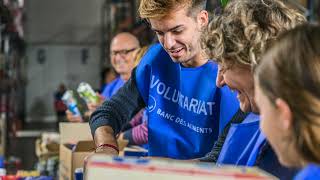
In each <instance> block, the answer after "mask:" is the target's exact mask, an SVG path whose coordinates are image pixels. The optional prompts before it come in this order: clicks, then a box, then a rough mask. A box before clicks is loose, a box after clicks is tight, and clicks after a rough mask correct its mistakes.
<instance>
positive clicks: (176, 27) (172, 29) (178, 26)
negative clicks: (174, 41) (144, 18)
mask: <svg viewBox="0 0 320 180" xmlns="http://www.w3.org/2000/svg"><path fill="white" fill-rule="evenodd" d="M180 27H183V25H182V24H180V25H177V26H175V27H173V28H171V29H169V30H168V31H174V30H176V29H178V28H180ZM151 29H152V30H153V31H156V32H161V31H159V30H157V29H155V28H151Z"/></svg>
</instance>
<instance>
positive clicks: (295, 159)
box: [255, 25, 320, 179]
mask: <svg viewBox="0 0 320 180" xmlns="http://www.w3.org/2000/svg"><path fill="white" fill-rule="evenodd" d="M270 79H272V80H270ZM255 82H256V95H255V98H256V102H257V105H258V107H259V109H260V115H261V123H260V127H261V129H262V132H263V133H264V134H265V135H266V137H267V139H268V140H269V142H270V144H271V146H272V147H273V148H274V150H275V152H276V154H277V156H278V158H279V160H280V162H281V163H282V164H283V165H285V166H288V167H297V168H304V169H303V170H302V171H301V172H300V173H299V174H298V175H297V176H296V179H320V27H319V26H312V25H304V26H301V27H298V28H296V29H294V30H292V31H290V32H288V33H286V34H285V35H284V36H283V37H282V38H281V39H280V40H279V42H278V43H276V44H275V46H274V47H272V49H271V50H269V51H268V52H267V54H266V55H265V56H264V58H263V59H262V63H261V64H260V65H259V66H258V68H257V69H256V72H255Z"/></svg>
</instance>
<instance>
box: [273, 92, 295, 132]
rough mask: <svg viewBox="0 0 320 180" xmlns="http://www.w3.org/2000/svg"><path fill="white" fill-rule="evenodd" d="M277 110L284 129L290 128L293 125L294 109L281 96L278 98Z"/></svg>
mask: <svg viewBox="0 0 320 180" xmlns="http://www.w3.org/2000/svg"><path fill="white" fill-rule="evenodd" d="M275 103H276V107H277V111H278V112H279V115H280V122H279V123H281V124H280V126H279V127H281V128H282V130H289V129H290V128H291V127H292V121H293V119H292V111H291V109H290V107H289V105H288V103H287V102H286V101H284V100H283V99H281V98H277V99H276V101H275Z"/></svg>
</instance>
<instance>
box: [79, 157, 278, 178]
mask: <svg viewBox="0 0 320 180" xmlns="http://www.w3.org/2000/svg"><path fill="white" fill-rule="evenodd" d="M85 177H86V178H85V179H88V180H105V179H117V180H127V179H130V180H149V179H152V180H180V179H181V180H214V179H219V180H231V179H252V180H269V179H270V180H271V179H277V178H276V177H274V176H272V175H270V174H268V173H266V172H264V171H262V170H260V169H258V168H250V167H239V166H238V167H234V166H215V165H214V164H212V163H211V164H210V163H198V162H197V163H196V162H187V161H176V160H169V159H151V158H148V159H146V158H134V157H111V156H106V155H94V156H92V157H91V158H90V159H89V161H88V164H87V167H86V172H85Z"/></svg>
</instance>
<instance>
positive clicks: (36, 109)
mask: <svg viewBox="0 0 320 180" xmlns="http://www.w3.org/2000/svg"><path fill="white" fill-rule="evenodd" d="M83 48H87V49H88V52H89V53H88V55H89V57H88V59H87V64H82V61H81V54H82V53H81V51H82V49H83ZM39 49H44V50H45V52H46V53H45V56H46V61H45V62H44V63H43V64H39V62H38V60H37V56H38V55H37V54H38V50H39ZM27 54H28V65H27V69H28V73H27V78H28V84H27V93H26V94H27V97H26V107H27V116H28V118H27V121H29V122H30V121H54V120H55V115H54V109H53V100H54V98H53V95H54V91H55V90H56V89H57V87H58V86H59V84H60V83H64V84H66V85H67V87H68V88H70V89H76V88H77V86H78V84H79V83H80V82H82V81H85V82H88V83H89V84H91V85H92V87H94V88H98V87H99V78H100V76H99V65H100V61H99V49H98V48H97V47H95V46H91V47H90V46H89V47H88V46H33V47H29V48H28V50H27Z"/></svg>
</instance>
